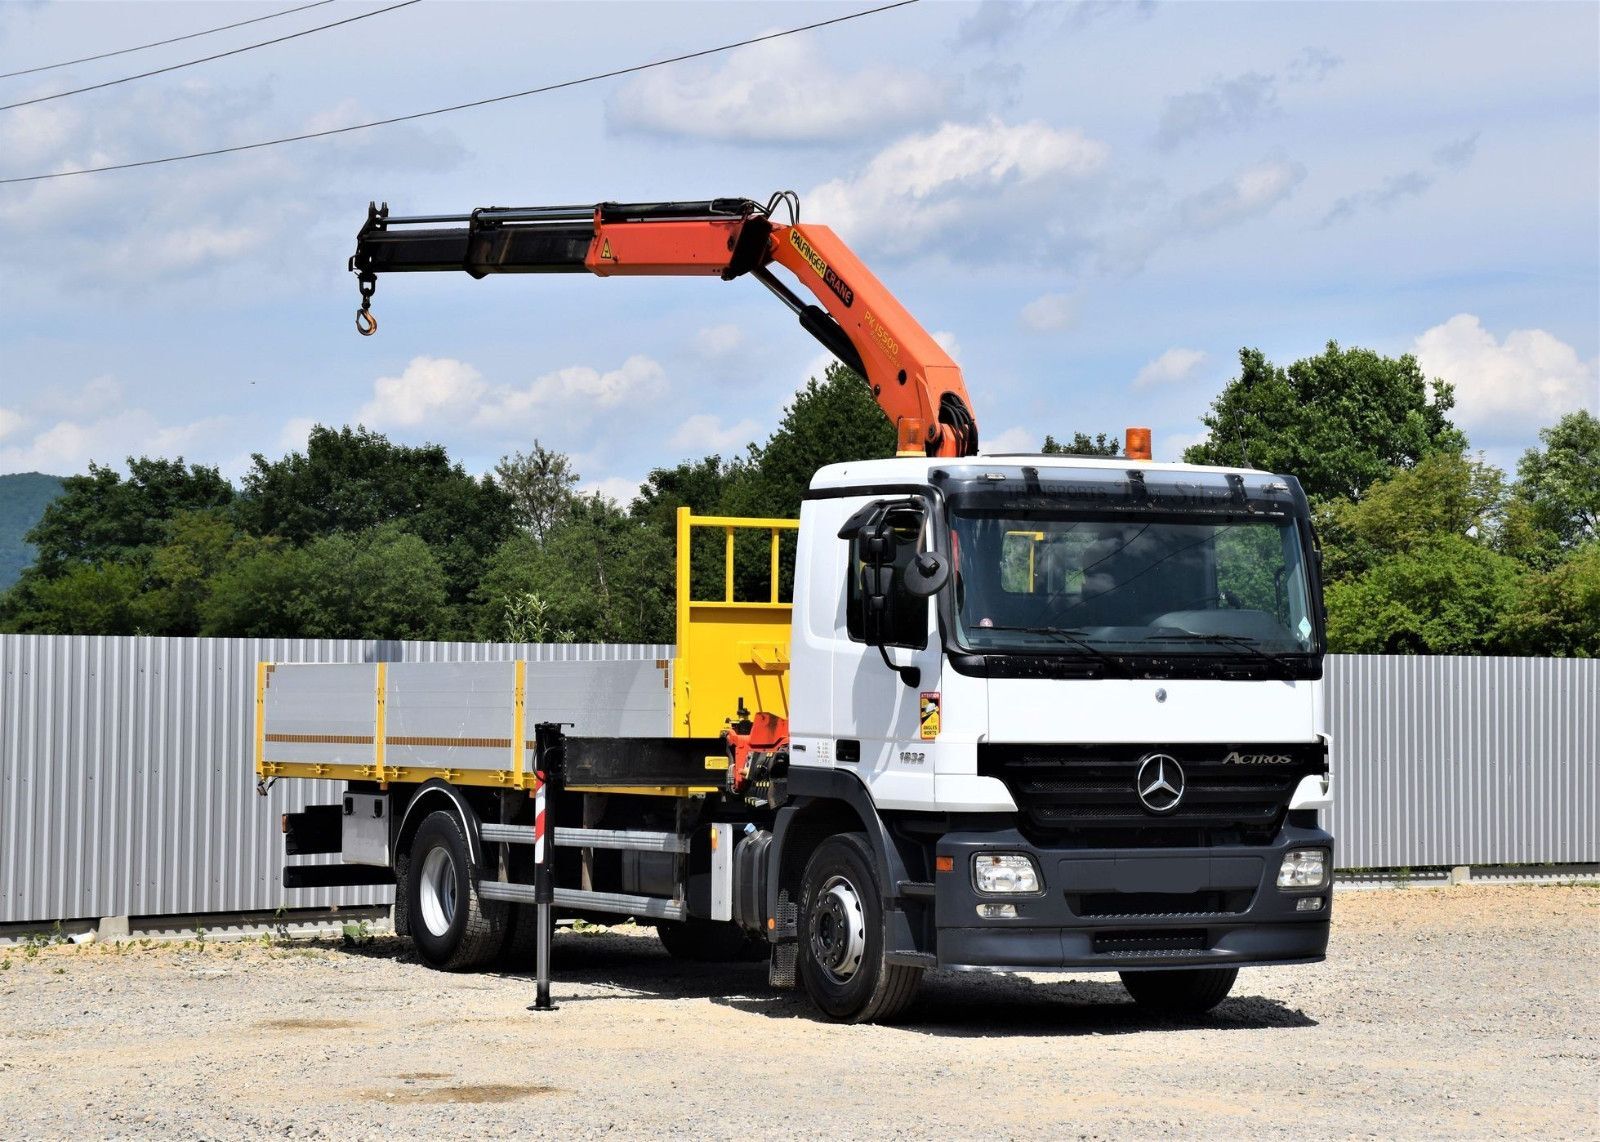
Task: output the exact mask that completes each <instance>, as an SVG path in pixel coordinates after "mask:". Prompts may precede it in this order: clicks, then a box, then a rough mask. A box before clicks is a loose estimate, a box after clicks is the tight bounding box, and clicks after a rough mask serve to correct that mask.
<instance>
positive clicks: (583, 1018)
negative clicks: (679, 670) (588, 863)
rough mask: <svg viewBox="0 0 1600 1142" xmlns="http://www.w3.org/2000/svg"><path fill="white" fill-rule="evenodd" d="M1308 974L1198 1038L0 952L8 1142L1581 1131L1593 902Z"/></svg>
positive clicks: (715, 985)
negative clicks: (875, 1023)
mask: <svg viewBox="0 0 1600 1142" xmlns="http://www.w3.org/2000/svg"><path fill="white" fill-rule="evenodd" d="M1334 911H1335V915H1334V937H1333V946H1332V948H1331V949H1330V951H1329V958H1328V962H1327V963H1324V964H1319V965H1313V966H1308V967H1289V968H1276V969H1257V970H1246V971H1244V972H1242V973H1241V974H1240V977H1239V982H1238V984H1237V985H1236V987H1235V988H1234V993H1233V996H1232V997H1231V998H1230V999H1228V1000H1227V1001H1226V1002H1225V1003H1223V1005H1222V1006H1221V1007H1219V1008H1218V1009H1217V1011H1215V1012H1214V1013H1212V1015H1210V1016H1209V1017H1207V1018H1205V1019H1203V1020H1197V1021H1169V1020H1161V1019H1154V1018H1151V1017H1149V1016H1146V1015H1144V1014H1142V1013H1140V1012H1138V1011H1137V1010H1136V1009H1135V1008H1134V1007H1133V1006H1132V1005H1131V1004H1130V1003H1129V1002H1128V1001H1127V998H1126V996H1125V994H1124V993H1123V991H1122V988H1121V987H1120V985H1118V984H1117V982H1116V979H1115V977H1114V976H1080V977H1064V976H1045V975H1028V976H1019V975H1014V976H995V975H976V974H972V975H969V974H958V973H949V972H941V973H932V974H930V975H929V976H928V977H927V980H926V981H925V983H924V985H923V989H922V991H921V993H920V998H919V1000H918V1002H917V1004H916V1006H915V1007H914V1008H913V1009H912V1011H911V1012H910V1014H909V1016H908V1018H907V1020H906V1021H905V1023H904V1024H902V1025H900V1026H894V1027H840V1026H835V1025H832V1024H827V1023H822V1022H818V1021H817V1020H816V1019H814V1018H813V1017H812V1015H811V1013H810V1009H809V1008H808V1006H807V1005H806V1003H805V1002H804V1000H803V999H802V998H800V997H799V996H798V995H793V994H775V993H773V992H770V991H768V990H767V988H766V969H765V967H764V965H760V964H730V965H719V966H715V967H712V966H701V965H688V964H679V963H675V962H673V961H671V960H669V959H668V958H667V957H666V956H665V954H664V953H663V952H662V951H661V950H660V945H659V944H658V943H657V942H656V940H655V939H654V937H653V936H652V935H651V934H650V932H649V931H648V930H642V929H637V928H624V929H615V930H610V931H606V932H596V933H589V932H563V933H562V934H561V935H560V936H559V937H558V939H557V942H556V947H555V952H554V963H555V983H554V987H553V992H554V995H555V998H556V1002H557V1003H558V1004H559V1005H560V1006H559V1009H558V1010H557V1011H555V1012H551V1013H538V1014H535V1013H532V1012H530V1011H529V1010H528V1007H529V1005H530V1004H531V1003H532V1002H533V981H532V978H531V976H530V975H527V974H520V973H495V974H479V975H448V974H444V973H439V972H434V971H431V970H429V969H427V968H425V967H423V966H422V965H421V964H419V963H417V962H416V961H415V959H414V958H413V956H412V955H411V953H410V952H409V950H407V949H406V947H405V945H404V944H403V942H402V941H399V940H396V939H393V938H388V937H380V938H378V939H376V940H374V941H373V942H372V943H371V944H369V945H367V946H364V947H359V948H346V947H344V946H342V945H341V944H340V943H339V942H337V941H320V942H311V943H298V942H297V943H289V944H283V943H278V944H263V943H261V942H255V943H214V942H208V943H206V944H205V945H204V946H196V945H194V944H189V945H183V944H160V945H157V944H150V945H147V946H140V945H139V944H137V943H134V944H121V945H107V944H99V945H96V944H90V945H83V946H73V947H47V948H38V949H34V950H33V954H31V955H30V954H29V950H28V949H26V948H7V949H0V963H9V966H8V967H4V968H3V970H0V1112H3V1113H4V1120H5V1125H6V1128H7V1133H9V1134H11V1135H13V1136H18V1137H73V1138H84V1137H87V1138H99V1137H141V1138H142V1137H171V1136H175V1135H181V1136H185V1137H191V1138H236V1137H253V1136H257V1135H264V1134H272V1135H277V1136H282V1137H292V1138H352V1137H354V1138H366V1137H379V1136H384V1137H386V1138H389V1139H394V1138H406V1137H416V1138H436V1137H445V1136H450V1137H463V1136H471V1135H488V1136H509V1135H516V1134H533V1135H551V1134H556V1133H558V1132H572V1131H576V1132H581V1133H582V1134H584V1135H592V1134H600V1133H606V1132H611V1133H615V1134H619V1135H622V1136H625V1137H635V1136H645V1135H659V1134H672V1135H676V1134H691V1133H692V1134H694V1135H697V1136H701V1137H711V1138H730V1137H734V1136H744V1137H752V1136H768V1137H770V1136H779V1135H781V1136H789V1135H795V1136H800V1137H808V1138H809V1137H829V1138H860V1137H872V1138H879V1137H883V1138H926V1137H930V1136H945V1137H956V1138H968V1137H1017V1138H1036V1137H1037V1138H1044V1137H1048V1138H1062V1137H1072V1138H1078V1137H1081V1138H1132V1137H1138V1138H1148V1137H1204V1138H1221V1137H1238V1136H1240V1135H1245V1136H1249V1137H1267V1138H1277V1137H1283V1138H1291V1137H1292V1138H1297V1139H1301V1138H1334V1137H1339V1138H1342V1137H1382V1138H1393V1137H1412V1138H1417V1137H1426V1138H1483V1137H1490V1136H1494V1137H1504V1136H1518V1135H1521V1136H1532V1137H1539V1138H1552V1137H1560V1138H1600V1106H1597V1091H1600V1001H1597V998H1596V996H1597V990H1596V987H1595V979H1596V970H1595V969H1596V967H1597V963H1600V956H1597V951H1600V889H1596V888H1593V887H1567V888H1555V887H1531V886H1530V887H1479V886H1461V887H1453V888H1442V889H1418V888H1412V889H1401V890H1378V889H1374V890H1368V891H1361V892H1346V893H1341V894H1339V896H1338V898H1337V900H1336V901H1335V905H1334Z"/></svg>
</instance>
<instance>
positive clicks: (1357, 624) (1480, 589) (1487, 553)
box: [1327, 534, 1521, 654]
mask: <svg viewBox="0 0 1600 1142" xmlns="http://www.w3.org/2000/svg"><path fill="white" fill-rule="evenodd" d="M1520 570H1521V569H1520V567H1519V566H1518V564H1517V563H1516V561H1515V560H1513V559H1510V558H1508V557H1506V556H1504V555H1500V554H1499V553H1497V552H1494V551H1491V550H1489V549H1488V548H1487V547H1485V546H1483V545H1482V544H1479V543H1475V542H1474V541H1472V540H1471V539H1468V538H1467V537H1465V536H1460V535H1449V534H1444V535H1433V536H1428V537H1426V538H1425V539H1423V540H1422V541H1420V542H1418V543H1417V544H1415V545H1413V546H1410V547H1407V548H1405V549H1403V550H1401V551H1398V552H1396V553H1395V554H1392V555H1390V556H1388V557H1387V558H1384V559H1382V560H1381V561H1379V562H1377V563H1374V564H1373V565H1372V566H1371V567H1370V568H1369V569H1367V570H1366V571H1364V572H1362V573H1361V574H1359V575H1354V576H1351V577H1350V578H1347V579H1343V580H1339V581H1336V582H1333V583H1330V584H1328V588H1327V607H1328V644H1329V649H1330V650H1333V651H1335V652H1336V653H1340V654H1486V653H1491V652H1493V651H1494V650H1496V649H1497V648H1498V646H1499V643H1500V634H1499V631H1500V621H1501V616H1502V615H1503V614H1504V613H1505V611H1506V609H1507V607H1508V605H1509V604H1510V602H1511V599H1512V597H1513V592H1514V591H1515V589H1516V581H1517V576H1518V574H1519V573H1520Z"/></svg>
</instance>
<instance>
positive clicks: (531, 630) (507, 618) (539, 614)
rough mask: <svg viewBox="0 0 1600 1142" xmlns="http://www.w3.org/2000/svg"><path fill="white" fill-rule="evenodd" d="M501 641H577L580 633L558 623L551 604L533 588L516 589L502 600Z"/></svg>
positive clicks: (497, 635) (497, 638)
mask: <svg viewBox="0 0 1600 1142" xmlns="http://www.w3.org/2000/svg"><path fill="white" fill-rule="evenodd" d="M493 637H494V639H495V640H496V641H498V642H575V641H576V640H577V636H576V635H574V634H573V632H572V631H570V630H567V629H566V628H565V627H558V626H556V625H555V619H554V616H553V615H552V614H551V611H550V604H549V603H547V602H545V601H544V600H543V599H542V598H540V597H539V596H538V595H536V594H534V593H533V592H532V591H513V592H512V593H510V594H508V595H506V596H505V598H504V600H503V601H502V610H501V614H500V627H499V633H498V634H496V635H494V636H493Z"/></svg>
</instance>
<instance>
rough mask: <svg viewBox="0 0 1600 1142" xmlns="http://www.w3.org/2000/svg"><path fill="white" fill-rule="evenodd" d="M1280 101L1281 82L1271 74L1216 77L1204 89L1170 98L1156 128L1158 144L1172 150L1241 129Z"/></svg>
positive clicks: (1255, 73) (1274, 108) (1259, 117)
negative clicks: (1202, 138) (1191, 140)
mask: <svg viewBox="0 0 1600 1142" xmlns="http://www.w3.org/2000/svg"><path fill="white" fill-rule="evenodd" d="M1277 102H1278V90H1277V85H1276V83H1275V81H1274V80H1273V78H1272V76H1270V75H1263V74H1261V73H1260V72H1254V71H1252V72H1246V73H1245V74H1244V75H1238V76H1234V77H1233V78H1232V79H1217V80H1213V81H1212V82H1211V84H1210V86H1208V87H1207V88H1206V89H1205V90H1204V91H1188V92H1184V93H1183V94H1181V95H1173V96H1169V97H1168V99H1167V105H1166V108H1165V109H1164V110H1163V111H1162V112H1161V123H1160V126H1158V127H1157V128H1156V145H1157V146H1158V147H1160V148H1161V149H1162V150H1166V151H1170V150H1172V149H1173V148H1174V147H1176V146H1177V145H1178V144H1180V143H1183V142H1185V141H1187V140H1189V139H1194V138H1199V137H1201V136H1204V135H1221V134H1226V133H1227V132H1230V131H1237V130H1239V129H1241V128H1243V127H1247V126H1249V125H1250V124H1252V123H1255V122H1256V121H1258V120H1260V119H1263V118H1265V117H1266V116H1268V115H1270V114H1271V113H1272V112H1273V111H1274V110H1276V108H1277Z"/></svg>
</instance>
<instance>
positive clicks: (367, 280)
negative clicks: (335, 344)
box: [356, 270, 378, 337]
mask: <svg viewBox="0 0 1600 1142" xmlns="http://www.w3.org/2000/svg"><path fill="white" fill-rule="evenodd" d="M356 284H357V287H358V288H359V289H360V290H361V308H360V309H358V310H356V332H357V333H359V334H361V336H363V337H371V336H372V335H373V334H374V333H376V332H377V331H378V319H377V317H376V316H375V315H374V314H373V312H372V295H373V294H374V293H376V292H377V289H378V275H377V274H374V273H373V272H372V271H371V270H366V271H363V272H362V273H361V274H359V275H358V276H357V277H356Z"/></svg>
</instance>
